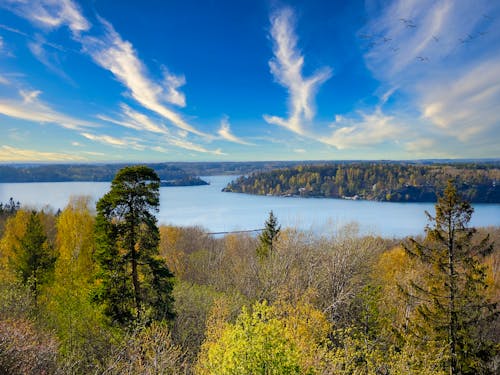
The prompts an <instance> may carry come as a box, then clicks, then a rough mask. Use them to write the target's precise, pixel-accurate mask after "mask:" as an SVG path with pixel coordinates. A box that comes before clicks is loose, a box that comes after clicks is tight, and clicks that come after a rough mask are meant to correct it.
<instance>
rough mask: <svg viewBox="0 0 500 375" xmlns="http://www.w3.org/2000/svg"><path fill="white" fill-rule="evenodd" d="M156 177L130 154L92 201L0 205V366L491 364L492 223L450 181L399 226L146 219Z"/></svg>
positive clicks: (498, 293)
mask: <svg viewBox="0 0 500 375" xmlns="http://www.w3.org/2000/svg"><path fill="white" fill-rule="evenodd" d="M159 185H160V179H159V177H158V176H157V175H156V174H155V172H154V171H153V170H151V169H149V168H147V167H145V166H133V167H127V168H124V169H122V170H120V171H119V172H118V173H117V174H116V175H115V177H114V178H113V181H112V184H111V187H110V190H109V191H108V193H106V194H105V195H104V196H103V197H102V198H101V199H100V200H99V201H98V203H97V205H96V207H92V206H90V204H89V202H90V199H89V198H88V197H73V198H71V200H70V201H69V202H68V204H67V206H66V207H65V208H64V210H62V211H61V212H57V213H54V212H51V211H48V210H43V211H33V210H29V209H26V208H24V207H23V205H22V203H21V204H20V203H18V202H15V200H14V199H11V200H10V201H9V202H4V203H3V204H0V373H2V374H116V375H118V374H120V375H121V374H130V375H132V374H197V375H203V374H207V375H208V374H214V375H219V374H238V375H239V374H318V375H319V374H321V375H327V374H366V375H368V374H374V375H375V374H377V375H378V374H380V375H393V374H394V375H403V374H404V375H407V374H410V375H411V374H414V375H417V374H418V375H431V374H438V375H445V374H451V375H458V374H461V375H469V374H470V375H472V374H484V375H486V374H488V375H493V374H498V373H499V371H500V367H499V366H500V365H499V364H500V341H499V338H500V319H499V309H498V302H500V272H499V266H500V228H498V227H490V228H480V229H478V230H476V229H474V228H472V227H470V226H469V221H470V219H471V216H472V215H473V208H472V207H471V205H470V204H469V202H468V201H466V200H464V199H463V198H462V197H461V196H460V194H459V193H457V191H456V188H455V186H454V185H453V184H452V183H451V182H449V183H448V184H447V185H446V188H445V190H444V191H443V194H442V195H441V196H440V197H439V200H438V202H437V203H436V206H435V212H432V213H429V225H428V227H427V228H426V233H425V236H421V237H417V238H400V239H385V238H381V237H378V236H374V235H372V236H361V235H359V234H358V231H357V228H356V225H355V224H353V225H349V226H347V227H343V228H332V231H331V232H323V233H322V234H321V235H318V234H314V232H312V231H311V232H303V231H297V230H295V229H294V228H282V227H281V226H280V224H279V217H276V216H275V215H274V213H273V212H272V211H271V212H270V213H269V217H268V219H267V220H266V221H265V222H264V223H263V228H264V229H263V230H262V232H261V233H260V234H258V235H256V236H252V235H249V234H241V233H239V234H227V235H225V236H224V237H214V236H212V235H210V234H208V233H207V232H206V231H205V230H204V229H203V228H197V227H174V226H165V225H161V226H158V225H157V223H156V218H155V216H154V213H155V212H156V210H157V209H158V205H159ZM402 220H404V218H402Z"/></svg>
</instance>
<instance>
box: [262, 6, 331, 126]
mask: <svg viewBox="0 0 500 375" xmlns="http://www.w3.org/2000/svg"><path fill="white" fill-rule="evenodd" d="M294 18H295V15H294V13H293V11H292V9H291V8H288V7H286V8H282V9H280V10H278V11H277V12H275V13H273V14H272V16H271V38H272V40H273V44H274V47H273V52H274V57H273V59H272V60H271V61H270V62H269V66H270V68H271V73H272V74H273V76H274V78H275V80H276V81H277V82H278V83H279V84H280V85H282V86H283V87H285V88H286V89H287V90H288V95H289V98H288V109H289V116H288V118H283V117H278V116H270V115H264V119H265V120H266V121H267V122H268V123H270V124H275V125H280V126H283V127H285V128H287V129H289V130H291V131H293V132H295V133H298V134H301V135H304V134H305V133H306V129H305V128H304V125H305V124H308V123H310V121H311V120H312V119H313V117H314V115H315V109H314V98H315V95H316V92H317V91H318V89H319V87H320V86H321V84H322V83H324V82H325V81H326V80H328V79H329V78H330V77H331V75H332V71H331V69H330V68H328V67H324V68H322V69H320V70H318V71H316V73H314V74H313V75H312V76H310V77H304V75H303V72H302V70H303V67H304V56H302V54H301V52H300V50H299V48H298V47H297V36H296V35H295V31H294Z"/></svg>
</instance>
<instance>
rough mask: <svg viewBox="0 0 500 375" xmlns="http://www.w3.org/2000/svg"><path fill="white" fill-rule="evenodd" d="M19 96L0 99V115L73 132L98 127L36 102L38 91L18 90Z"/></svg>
mask: <svg viewBox="0 0 500 375" xmlns="http://www.w3.org/2000/svg"><path fill="white" fill-rule="evenodd" d="M19 94H20V96H21V97H22V100H14V99H1V98H0V114H3V115H5V116H9V117H13V118H18V119H21V120H28V121H34V122H39V123H51V124H56V125H58V126H61V127H63V128H66V129H73V130H79V129H82V128H88V127H96V126H98V125H97V124H95V123H92V122H89V121H86V120H81V119H78V118H75V117H71V116H68V115H65V114H63V113H60V112H58V111H55V110H54V109H52V108H51V107H50V106H49V105H47V104H45V103H43V102H41V101H40V100H38V96H39V95H40V94H41V91H39V90H32V91H23V90H20V92H19Z"/></svg>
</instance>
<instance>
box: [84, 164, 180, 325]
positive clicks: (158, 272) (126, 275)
mask: <svg viewBox="0 0 500 375" xmlns="http://www.w3.org/2000/svg"><path fill="white" fill-rule="evenodd" d="M159 187H160V179H159V177H158V175H157V174H156V173H155V172H154V171H153V170H152V169H151V168H148V167H145V166H133V167H126V168H123V169H121V170H120V171H119V172H118V173H117V174H116V176H115V178H114V179H113V181H112V183H111V190H110V191H109V192H108V193H107V194H105V195H104V196H103V197H102V198H101V199H100V200H99V202H98V203H97V217H96V260H97V263H98V267H99V272H98V275H97V283H96V285H97V287H96V289H95V292H94V300H95V301H96V302H99V303H101V304H103V305H104V312H105V314H106V315H107V316H109V317H110V318H111V319H112V320H113V321H114V322H116V323H119V324H127V323H129V322H139V321H144V320H145V321H150V320H163V319H172V318H173V307H172V305H173V298H172V295H171V292H172V287H173V279H172V278H173V275H172V273H171V272H170V270H169V269H168V267H167V265H166V264H165V261H164V260H163V259H161V258H160V257H159V249H158V246H159V241H160V234H159V230H158V226H157V224H156V221H157V220H156V217H155V215H154V213H155V212H158V207H159V195H160V193H159Z"/></svg>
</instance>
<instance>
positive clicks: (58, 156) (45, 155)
mask: <svg viewBox="0 0 500 375" xmlns="http://www.w3.org/2000/svg"><path fill="white" fill-rule="evenodd" d="M0 160H1V161H3V162H34V161H82V160H85V158H82V157H81V156H77V155H74V154H69V153H58V152H44V151H37V150H28V149H22V148H17V147H12V146H8V145H3V146H0Z"/></svg>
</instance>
